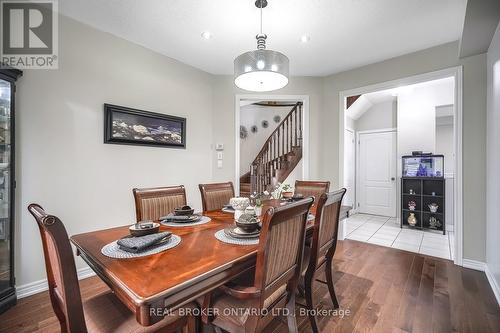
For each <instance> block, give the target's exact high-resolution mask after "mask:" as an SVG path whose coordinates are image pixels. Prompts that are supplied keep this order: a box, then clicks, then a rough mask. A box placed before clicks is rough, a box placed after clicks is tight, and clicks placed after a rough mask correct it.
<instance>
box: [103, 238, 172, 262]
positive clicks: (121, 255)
mask: <svg viewBox="0 0 500 333" xmlns="http://www.w3.org/2000/svg"><path fill="white" fill-rule="evenodd" d="M116 242H117V241H114V242H111V243H109V244H107V245H104V247H103V248H102V249H101V253H102V254H104V255H105V256H106V257H110V258H115V259H128V258H140V257H145V256H149V255H152V254H157V253H160V252H163V251H165V250H168V249H171V248H173V247H176V246H177V245H179V243H180V242H181V237H179V236H177V235H172V236H171V237H170V240H169V241H168V242H166V243H164V244H161V245H158V246H154V247H152V248H150V249H148V250H146V251H142V252H140V253H132V252H127V251H124V250H122V249H120V247H119V246H118V244H117V243H116Z"/></svg>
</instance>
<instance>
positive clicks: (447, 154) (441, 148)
mask: <svg viewBox="0 0 500 333" xmlns="http://www.w3.org/2000/svg"><path fill="white" fill-rule="evenodd" d="M437 119H439V118H437ZM433 152H434V153H435V154H436V155H444V173H445V174H453V173H454V169H455V157H454V143H453V123H452V124H450V125H436V148H435V150H434V151H433Z"/></svg>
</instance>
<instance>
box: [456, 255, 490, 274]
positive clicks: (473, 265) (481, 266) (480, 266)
mask: <svg viewBox="0 0 500 333" xmlns="http://www.w3.org/2000/svg"><path fill="white" fill-rule="evenodd" d="M462 264H463V265H462V266H463V267H465V268H470V269H474V270H476V271H481V272H484V271H485V269H486V264H485V263H484V262H482V261H478V260H472V259H465V258H463V260H462Z"/></svg>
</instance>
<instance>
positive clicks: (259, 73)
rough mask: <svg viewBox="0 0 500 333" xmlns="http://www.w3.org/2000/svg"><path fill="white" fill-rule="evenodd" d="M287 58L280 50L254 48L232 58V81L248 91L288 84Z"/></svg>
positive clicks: (274, 88)
mask: <svg viewBox="0 0 500 333" xmlns="http://www.w3.org/2000/svg"><path fill="white" fill-rule="evenodd" d="M288 71H289V60H288V58H287V57H286V56H285V55H284V54H283V53H280V52H277V51H272V50H265V49H262V50H255V51H250V52H246V53H243V54H241V55H240V56H238V57H237V58H236V59H235V60H234V83H235V84H236V86H237V87H238V88H241V89H244V90H249V91H258V92H261V91H272V90H277V89H280V88H283V87H285V86H286V85H287V84H288Z"/></svg>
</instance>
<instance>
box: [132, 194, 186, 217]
mask: <svg viewBox="0 0 500 333" xmlns="http://www.w3.org/2000/svg"><path fill="white" fill-rule="evenodd" d="M132 192H133V193H134V199H135V212H136V216H137V221H138V222H139V221H145V220H153V221H157V220H159V219H160V217H163V216H165V215H168V214H169V213H172V212H173V211H174V209H175V208H177V207H182V206H185V205H186V189H185V188H184V186H182V185H179V186H169V187H155V188H134V189H133V190H132Z"/></svg>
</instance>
